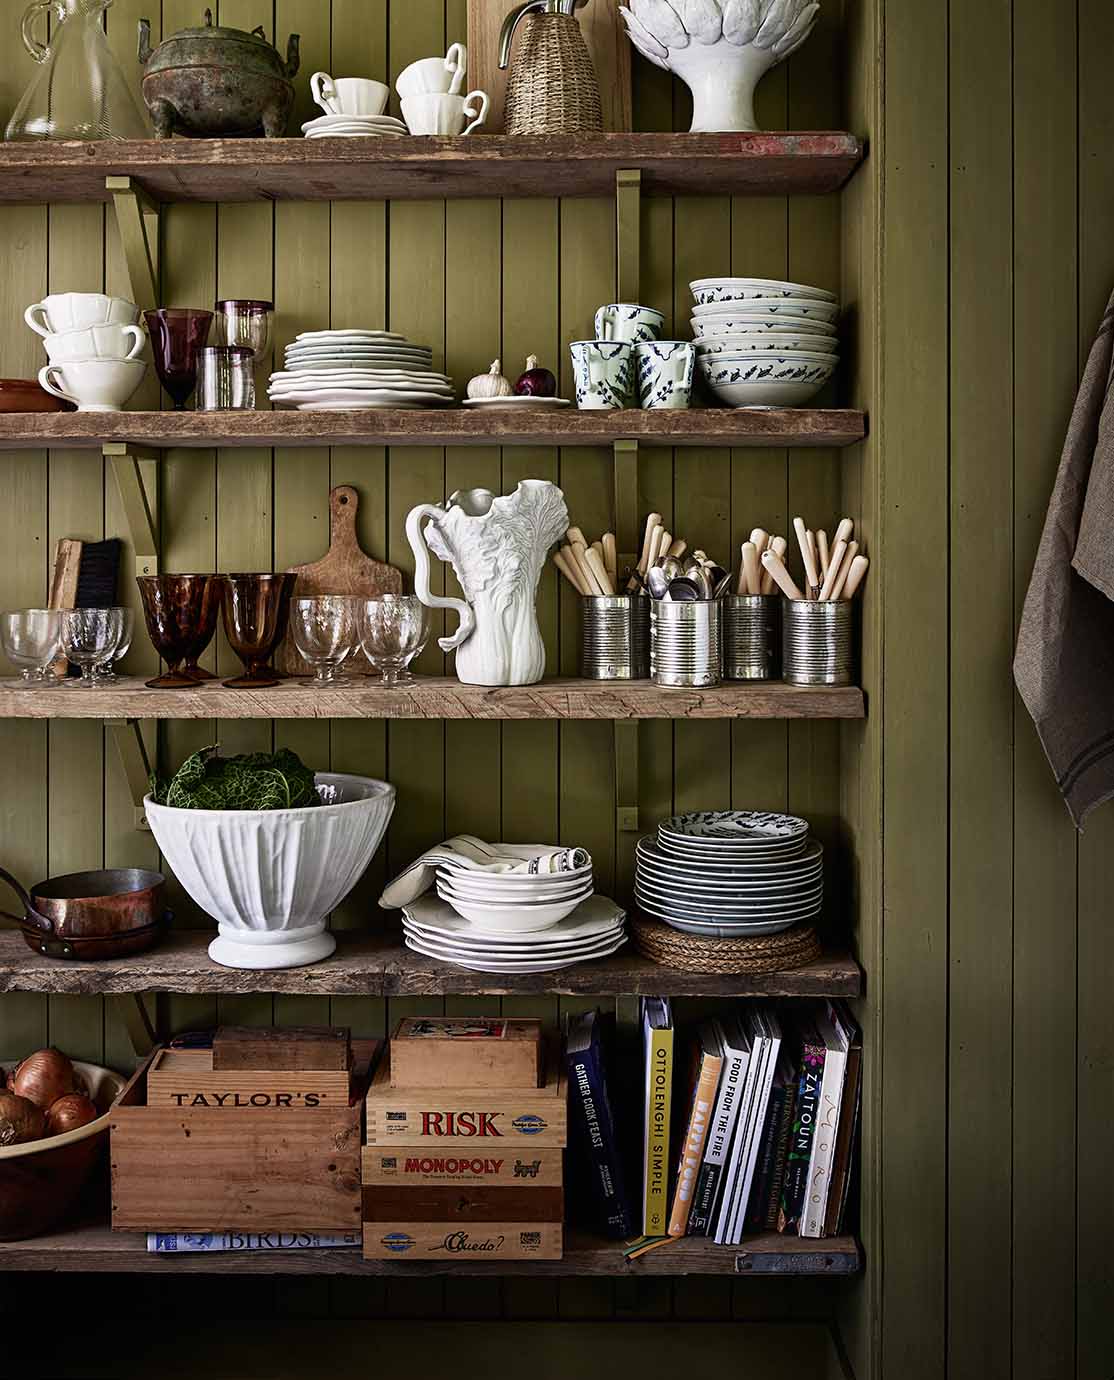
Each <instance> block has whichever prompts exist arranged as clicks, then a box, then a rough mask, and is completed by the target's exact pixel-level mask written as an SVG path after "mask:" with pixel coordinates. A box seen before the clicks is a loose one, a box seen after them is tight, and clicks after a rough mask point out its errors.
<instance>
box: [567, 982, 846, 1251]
mask: <svg viewBox="0 0 1114 1380" xmlns="http://www.w3.org/2000/svg"><path fill="white" fill-rule="evenodd" d="M641 1015H642V1032H641V1033H642V1071H641V1082H640V1092H641V1099H640V1100H641V1107H640V1109H639V1110H640V1113H641V1115H640V1117H639V1121H640V1125H639V1126H637V1128H635V1131H636V1134H640V1142H639V1144H638V1146H637V1150H636V1152H635V1154H634V1155H633V1156H631V1157H628V1155H627V1153H626V1149H625V1148H624V1134H625V1132H626V1131H627V1130H628V1129H629V1118H624V1117H623V1116H621V1115H616V1112H615V1109H614V1107H613V1104H612V1100H611V1097H610V1095H609V1088H608V1078H607V1070H606V1063H607V1061H606V1058H605V1056H604V1053H603V1049H604V1041H603V1039H602V1037H601V1018H600V1017H599V1015H598V1013H595V1012H592V1013H589V1014H587V1015H585V1016H582V1017H580V1018H578V1019H576V1020H574V1021H572V1022H571V1023H570V1027H569V1032H568V1045H567V1049H568V1053H567V1068H568V1085H569V1115H570V1141H569V1145H570V1152H569V1174H570V1177H573V1176H576V1177H577V1178H579V1179H580V1180H581V1182H586V1183H587V1185H588V1186H590V1187H591V1189H592V1199H591V1201H592V1202H593V1205H594V1219H593V1221H592V1223H591V1225H592V1226H593V1227H594V1229H596V1230H598V1231H602V1232H604V1233H606V1234H607V1235H609V1236H612V1237H617V1238H623V1239H627V1238H633V1239H631V1240H628V1244H627V1246H626V1248H625V1251H626V1254H627V1256H628V1258H634V1257H635V1256H637V1255H640V1254H641V1253H642V1252H644V1251H647V1250H651V1249H653V1248H654V1247H655V1246H659V1245H662V1244H664V1243H665V1242H667V1241H670V1240H673V1239H676V1238H678V1237H682V1236H686V1235H693V1236H706V1237H709V1238H711V1239H712V1240H714V1241H716V1242H718V1243H722V1244H726V1245H736V1244H739V1243H740V1242H741V1241H742V1240H743V1238H744V1237H745V1236H747V1235H749V1234H753V1233H760V1232H767V1231H780V1232H788V1233H793V1234H796V1235H800V1236H803V1237H825V1236H835V1235H838V1234H839V1233H840V1232H841V1231H842V1230H843V1222H844V1217H845V1215H846V1210H847V1198H848V1192H849V1188H850V1183H851V1167H852V1150H853V1145H854V1140H855V1132H856V1129H857V1125H858V1116H859V1101H860V1080H861V1067H862V1042H861V1039H860V1036H859V1031H858V1028H857V1026H856V1025H855V1022H854V1020H853V1019H852V1018H851V1015H850V1013H849V1012H848V1010H847V1008H846V1007H845V1006H844V1005H843V1004H842V1003H840V1002H831V1001H828V1002H820V1003H811V1002H809V1003H799V1004H795V1005H793V1006H792V1007H789V1006H785V1007H780V1008H775V1007H774V1006H773V1005H771V1004H768V1003H764V1002H748V1003H739V1005H738V1007H737V1008H736V1009H734V1010H732V1011H730V1012H726V1013H724V1014H723V1015H721V1016H717V1017H712V1018H709V1019H706V1020H704V1021H702V1022H700V1023H699V1024H698V1025H696V1026H695V1027H694V1028H692V1029H691V1030H688V1031H684V1032H678V1031H676V1030H675V1028H674V1020H673V1011H672V1007H671V1004H670V1002H669V1000H668V999H667V998H664V997H647V998H644V999H643V1001H642V1007H641ZM613 1072H614V1069H613ZM618 1081H619V1080H617V1079H615V1078H613V1079H612V1082H613V1083H617V1082H618ZM630 1081H631V1080H630V1078H629V1077H628V1076H627V1075H626V1072H625V1071H624V1076H623V1079H622V1082H623V1083H629V1082H630ZM628 1139H629V1137H628ZM627 1148H629V1147H627ZM632 1158H633V1159H634V1160H636V1161H637V1172H636V1173H631V1172H630V1169H629V1165H630V1163H631V1159H632ZM636 1180H640V1189H641V1192H640V1195H637V1196H636V1194H635V1193H634V1192H628V1188H627V1185H628V1184H632V1185H634V1187H636V1188H637V1187H638V1184H637V1182H636ZM636 1208H637V1210H636ZM639 1228H641V1231H642V1235H641V1236H635V1235H634V1233H636V1232H637V1231H638V1230H639Z"/></svg>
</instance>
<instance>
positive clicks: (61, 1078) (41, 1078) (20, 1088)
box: [12, 1049, 73, 1112]
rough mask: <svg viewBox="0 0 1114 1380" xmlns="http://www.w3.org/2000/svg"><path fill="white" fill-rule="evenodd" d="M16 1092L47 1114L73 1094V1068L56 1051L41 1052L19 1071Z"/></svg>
mask: <svg viewBox="0 0 1114 1380" xmlns="http://www.w3.org/2000/svg"><path fill="white" fill-rule="evenodd" d="M12 1092H14V1093H15V1094H16V1095H17V1096H19V1097H26V1098H27V1099H28V1100H29V1101H31V1102H33V1103H34V1104H35V1106H36V1107H41V1108H42V1109H43V1111H44V1112H45V1111H46V1109H47V1108H48V1107H49V1106H50V1105H51V1103H52V1102H57V1101H58V1099H59V1098H60V1097H65V1096H66V1094H67V1093H72V1092H73V1064H71V1063H70V1061H69V1060H68V1059H67V1058H66V1056H65V1055H64V1054H61V1053H59V1051H58V1050H56V1049H38V1050H36V1051H35V1053H34V1054H29V1055H28V1056H27V1058H26V1059H24V1060H23V1062H22V1063H21V1064H20V1065H19V1067H18V1068H17V1069H16V1071H15V1077H14V1078H13V1079H12Z"/></svg>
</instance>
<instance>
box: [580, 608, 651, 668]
mask: <svg viewBox="0 0 1114 1380" xmlns="http://www.w3.org/2000/svg"><path fill="white" fill-rule="evenodd" d="M652 602H653V601H652V600H650V599H648V598H647V597H646V596H645V595H644V594H604V595H600V594H594V595H585V596H583V597H582V598H581V600H580V674H581V675H582V676H583V677H585V679H587V680H645V679H646V678H647V677H648V676H649V674H650V604H651V603H652Z"/></svg>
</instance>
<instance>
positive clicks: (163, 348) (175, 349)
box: [143, 307, 213, 412]
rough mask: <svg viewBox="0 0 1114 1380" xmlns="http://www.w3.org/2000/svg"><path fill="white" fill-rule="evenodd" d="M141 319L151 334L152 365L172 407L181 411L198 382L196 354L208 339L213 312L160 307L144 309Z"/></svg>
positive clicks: (188, 308) (189, 308)
mask: <svg viewBox="0 0 1114 1380" xmlns="http://www.w3.org/2000/svg"><path fill="white" fill-rule="evenodd" d="M143 319H144V320H145V321H146V322H147V330H148V332H149V333H150V336H151V353H152V355H153V356H154V360H155V369H156V371H157V373H158V376H159V378H160V379H161V380H162V386H163V387H164V388H165V389H166V391H167V392H168V393H169V394H170V397H171V400H172V401H173V403H174V410H175V411H176V412H181V411H182V409H183V408H184V407H185V405H186V399H187V398H188V397H189V395H190V394H191V393H192V392H193V390H194V388H195V387H196V385H197V357H198V355H199V353H200V352H201V350H202V348H203V347H204V345H205V343H206V341H207V340H208V339H209V328H210V327H211V326H212V324H213V313H212V312H211V311H198V310H195V309H194V308H193V307H160V308H159V309H158V311H145V312H144V313H143Z"/></svg>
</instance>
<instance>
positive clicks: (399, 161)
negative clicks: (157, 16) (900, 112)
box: [0, 131, 863, 204]
mask: <svg viewBox="0 0 1114 1380" xmlns="http://www.w3.org/2000/svg"><path fill="white" fill-rule="evenodd" d="M862 156H863V148H862V144H861V143H860V142H859V140H858V139H856V138H855V137H854V136H853V135H851V134H844V133H841V132H827V131H823V132H815V133H814V132H808V131H801V132H795V133H791V134H779V133H756V134H592V135H583V134H580V135H547V136H514V137H511V136H507V135H484V134H478V135H473V136H471V137H470V138H468V139H459V138H455V139H454V138H434V137H425V138H402V139H397V138H391V139H386V138H384V139H376V138H365V139H309V140H307V139H174V140H169V141H166V142H158V141H156V140H154V139H139V140H128V141H124V142H120V143H110V142H108V141H100V142H97V141H90V142H88V143H84V142H58V143H54V142H51V141H47V140H39V141H32V142H27V143H5V144H0V203H3V202H7V203H9V204H10V203H13V202H14V203H28V202H65V201H85V202H88V201H107V200H108V199H109V194H108V193H107V192H106V191H105V178H106V177H109V176H123V177H132V178H134V179H135V180H136V181H137V182H139V183H140V185H141V186H142V187H143V189H144V190H145V191H146V192H147V194H148V195H149V196H150V197H152V198H153V199H154V200H156V201H364V200H381V199H382V200H385V199H389V198H402V197H406V198H415V197H418V198H440V197H481V196H501V197H536V196H546V197H556V196H611V195H613V194H614V191H615V174H616V173H617V172H618V171H619V170H620V169H623V168H637V169H639V170H640V171H641V173H642V186H643V189H644V190H645V191H648V192H652V193H658V194H663V195H671V194H673V193H678V194H689V195H691V194H704V195H715V196H733V195H739V194H743V195H746V194H752V195H759V196H769V195H778V196H791V195H795V194H811V195H815V194H817V193H823V192H833V191H836V190H837V189H838V188H839V187H841V186H842V185H843V183H844V182H846V180H847V179H848V177H850V176H851V174H852V172H854V170H855V168H856V167H857V166H858V164H859V162H860V160H861V159H862Z"/></svg>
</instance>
